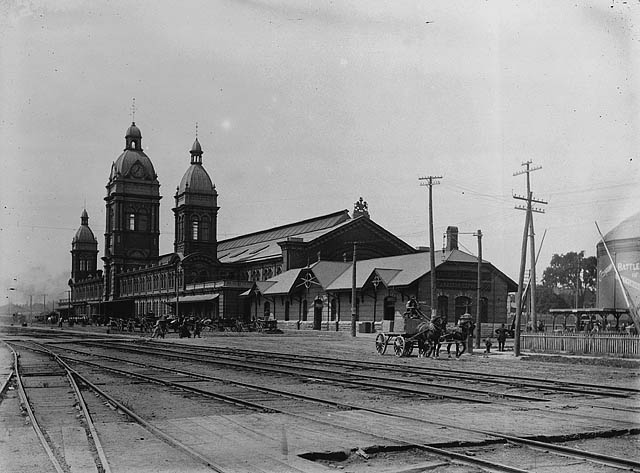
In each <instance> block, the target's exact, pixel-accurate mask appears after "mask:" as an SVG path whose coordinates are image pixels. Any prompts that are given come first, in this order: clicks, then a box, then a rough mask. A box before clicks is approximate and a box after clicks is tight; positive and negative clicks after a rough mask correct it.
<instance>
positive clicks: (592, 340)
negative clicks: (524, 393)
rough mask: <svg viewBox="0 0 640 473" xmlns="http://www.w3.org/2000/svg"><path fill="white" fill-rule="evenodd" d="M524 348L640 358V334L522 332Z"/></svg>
mask: <svg viewBox="0 0 640 473" xmlns="http://www.w3.org/2000/svg"><path fill="white" fill-rule="evenodd" d="M521 337H522V348H523V350H527V351H532V352H544V353H571V354H576V355H611V356H621V357H622V356H624V357H634V358H640V336H638V335H627V334H618V333H601V332H599V333H594V334H585V333H575V334H571V333H563V334H546V333H536V334H522V335H521Z"/></svg>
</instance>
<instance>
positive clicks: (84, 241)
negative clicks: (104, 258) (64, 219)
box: [71, 209, 98, 281]
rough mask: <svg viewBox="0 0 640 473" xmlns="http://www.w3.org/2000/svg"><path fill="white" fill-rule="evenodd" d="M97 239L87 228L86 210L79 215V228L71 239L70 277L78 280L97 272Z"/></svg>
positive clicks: (87, 216)
mask: <svg viewBox="0 0 640 473" xmlns="http://www.w3.org/2000/svg"><path fill="white" fill-rule="evenodd" d="M97 262H98V240H96V237H95V236H94V235H93V232H92V231H91V228H89V215H88V214H87V210H86V209H85V210H83V211H82V215H81V216H80V228H78V231H77V232H76V235H75V236H74V237H73V240H72V241H71V279H73V280H74V281H80V280H82V279H86V278H88V277H89V276H94V275H95V274H96V272H97V269H98V268H97Z"/></svg>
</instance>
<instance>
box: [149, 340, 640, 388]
mask: <svg viewBox="0 0 640 473" xmlns="http://www.w3.org/2000/svg"><path fill="white" fill-rule="evenodd" d="M151 343H153V344H154V345H157V346H160V347H164V348H166V345H163V344H161V343H157V342H151ZM172 345H174V346H178V347H180V351H181V352H185V353H189V352H196V353H201V352H203V351H205V352H209V353H216V354H222V355H225V356H229V355H230V354H233V355H237V356H245V357H252V358H253V359H256V358H257V359H260V358H263V357H265V356H269V357H270V358H271V359H283V360H292V361H296V362H300V363H318V364H322V365H323V366H327V365H329V366H343V367H345V368H350V369H351V368H361V369H366V370H371V369H384V370H386V371H390V372H399V373H409V374H420V375H431V376H437V377H442V378H448V379H458V380H464V381H473V382H477V381H478V378H480V379H482V382H486V383H492V384H496V385H507V386H510V387H513V386H516V387H525V388H534V389H548V390H552V391H559V392H567V393H577V394H592V395H596V396H599V395H606V396H610V397H628V396H630V395H634V394H640V388H629V387H620V386H602V385H598V384H593V383H578V382H571V381H564V380H559V379H553V380H549V379H542V378H536V377H531V376H514V375H504V374H500V375H496V374H494V373H488V372H473V373H469V372H468V371H463V370H456V369H451V368H446V369H445V368H437V367H431V366H424V365H414V364H412V365H411V366H409V367H407V366H403V365H398V364H393V363H384V362H376V361H356V360H336V359H335V358H330V357H321V356H310V355H294V354H283V353H273V352H267V351H260V350H247V349H237V348H232V347H229V348H218V347H200V346H199V347H198V348H194V347H193V345H187V344H179V343H173V344H172Z"/></svg>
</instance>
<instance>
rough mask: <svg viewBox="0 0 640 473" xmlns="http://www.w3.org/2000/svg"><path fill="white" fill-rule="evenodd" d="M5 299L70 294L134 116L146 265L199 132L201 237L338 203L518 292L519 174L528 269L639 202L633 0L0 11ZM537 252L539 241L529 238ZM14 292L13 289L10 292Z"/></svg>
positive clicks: (24, 5)
mask: <svg viewBox="0 0 640 473" xmlns="http://www.w3.org/2000/svg"><path fill="white" fill-rule="evenodd" d="M0 18H2V19H0V103H1V105H0V156H1V157H2V163H3V170H2V173H1V175H0V202H1V203H2V209H1V213H0V292H1V293H2V298H3V299H2V300H1V301H0V305H2V303H3V302H5V301H7V300H11V299H13V302H23V301H27V300H28V299H29V296H30V295H31V296H32V297H33V298H34V300H37V301H41V300H42V298H43V296H44V295H46V297H47V300H48V301H51V300H53V299H59V298H63V297H65V294H66V292H65V291H66V289H67V288H68V287H67V280H68V278H69V277H70V268H71V255H70V249H71V240H72V238H73V236H74V234H75V232H76V230H77V228H78V227H79V225H80V215H81V212H82V209H83V208H86V209H87V212H88V213H89V217H90V220H89V225H90V227H91V228H92V230H93V232H94V234H95V235H96V237H97V239H98V242H99V250H100V256H102V255H103V250H104V237H103V233H104V225H105V208H104V200H103V199H104V197H105V195H106V189H105V185H106V183H107V179H108V176H109V171H110V168H111V163H112V162H113V161H115V160H116V159H117V157H118V156H119V155H120V153H121V152H122V150H123V148H124V134H125V131H126V129H127V128H128V126H129V124H130V123H131V121H132V118H133V117H132V103H133V99H134V98H135V122H136V124H137V125H138V126H139V128H140V130H141V131H142V136H143V138H142V145H143V147H144V150H145V152H146V154H147V155H148V156H149V157H150V158H151V160H152V162H153V164H154V167H155V170H156V173H157V174H158V179H159V181H160V184H161V188H160V192H161V195H162V196H163V198H162V201H161V217H160V219H161V232H162V235H161V240H160V251H161V253H169V252H171V251H172V250H173V237H174V235H173V213H172V212H171V208H172V204H173V196H174V194H175V188H176V186H177V185H178V183H179V182H180V179H181V177H182V175H183V174H184V172H185V171H186V169H187V168H188V166H189V163H190V160H189V158H190V156H189V149H190V148H191V144H192V143H193V141H194V138H195V133H196V123H197V124H198V138H199V141H200V143H201V144H202V147H203V150H204V153H205V154H204V157H203V163H204V166H205V169H206V170H207V171H208V173H209V175H210V176H211V178H212V180H213V181H214V183H215V185H216V188H217V190H218V192H219V198H218V205H219V206H220V207H221V208H220V211H219V218H218V239H220V240H222V239H225V238H230V237H233V236H236V235H241V234H243V233H249V232H254V231H259V230H262V229H266V228H269V227H272V226H279V225H284V224H287V223H291V222H295V221H298V220H301V219H306V218H312V217H315V216H320V215H324V214H328V213H331V212H335V211H339V210H343V209H348V210H349V211H352V209H353V203H354V202H355V201H356V200H358V198H359V197H361V196H362V197H363V198H364V200H366V201H367V202H368V205H369V210H370V214H371V218H372V219H373V220H374V221H375V222H377V223H378V224H380V225H382V226H383V227H384V228H386V229H387V230H389V231H391V232H392V233H394V234H396V235H397V236H399V237H400V238H402V239H403V240H405V241H406V242H407V243H409V244H411V245H413V246H428V243H429V238H428V190H427V188H426V187H424V186H420V182H421V181H420V180H419V178H420V177H424V176H430V175H431V176H442V179H440V183H439V184H438V185H436V186H434V187H433V208H434V235H435V246H436V248H440V247H441V246H442V239H443V234H444V232H445V230H446V228H447V226H450V225H455V226H457V227H458V228H459V231H460V232H461V235H460V245H461V249H463V250H465V251H468V252H469V253H471V254H477V241H476V239H475V237H474V236H473V235H472V233H474V232H476V231H477V230H478V229H479V230H481V231H482V233H483V239H482V243H483V257H484V259H486V260H488V261H491V262H492V263H493V264H494V265H495V266H496V267H498V268H499V269H500V270H502V271H503V272H505V273H506V274H507V275H509V276H510V277H512V278H513V279H514V280H517V279H518V272H519V267H520V251H521V245H522V235H523V225H524V217H525V212H522V211H520V210H517V209H515V208H514V207H515V206H516V205H518V204H521V202H520V201H517V200H516V199H514V198H513V194H520V195H523V194H525V192H526V184H525V176H524V175H516V176H514V173H517V172H519V171H521V170H523V169H524V167H523V165H522V163H524V162H526V161H531V162H532V164H531V166H532V167H536V168H537V167H540V169H538V170H536V171H535V172H532V173H531V175H530V176H531V188H532V191H533V193H534V197H535V198H537V199H540V200H544V201H546V202H548V204H546V205H539V207H541V208H544V211H545V212H544V213H536V214H534V226H535V233H536V243H537V245H538V246H539V247H540V249H539V253H540V255H539V260H538V265H537V272H538V274H539V275H540V274H542V271H543V270H544V268H545V267H546V266H547V265H548V264H549V262H550V260H551V256H552V255H553V254H554V253H558V254H562V253H566V252H568V251H581V250H584V251H585V254H586V255H593V254H595V246H596V244H597V242H598V240H599V235H598V231H597V228H596V225H595V222H597V223H598V225H599V226H600V228H601V229H602V231H603V232H605V233H606V232H607V231H608V230H610V229H612V228H613V227H615V226H616V225H617V224H618V223H619V222H620V221H621V220H623V219H624V218H626V217H628V216H630V215H633V214H635V213H636V212H638V211H639V210H640V209H638V202H640V186H638V181H639V179H638V178H639V177H640V172H639V166H640V153H639V149H640V146H639V145H640V133H639V132H640V98H639V95H638V94H639V93H640V59H639V58H640V2H639V1H638V0H636V1H631V0H627V1H619V0H615V1H607V0H598V1H580V2H569V1H558V0H540V1H536V2H524V1H506V0H505V1H494V0H487V1H474V2H469V1H456V0H432V1H429V2H424V1H401V2H387V1H377V0H351V1H349V0H345V1H326V0H325V1H323V0H313V1H312V0H309V1H303V0H269V1H267V0H264V1H263V0H189V1H185V2H172V1H157V0H156V1H135V2H134V1H120V0H112V1H106V2H93V1H90V0H33V1H28V0H20V1H17V0H8V1H7V0H4V1H3V2H1V4H0ZM543 237H544V239H543ZM10 288H15V290H10Z"/></svg>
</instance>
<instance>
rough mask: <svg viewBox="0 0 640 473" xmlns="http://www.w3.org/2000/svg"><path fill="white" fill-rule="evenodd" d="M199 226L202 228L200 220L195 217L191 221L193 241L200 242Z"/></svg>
mask: <svg viewBox="0 0 640 473" xmlns="http://www.w3.org/2000/svg"><path fill="white" fill-rule="evenodd" d="M199 226H200V222H199V220H198V217H193V218H192V219H191V239H192V240H198V235H199V231H198V230H199V228H198V227H199Z"/></svg>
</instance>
